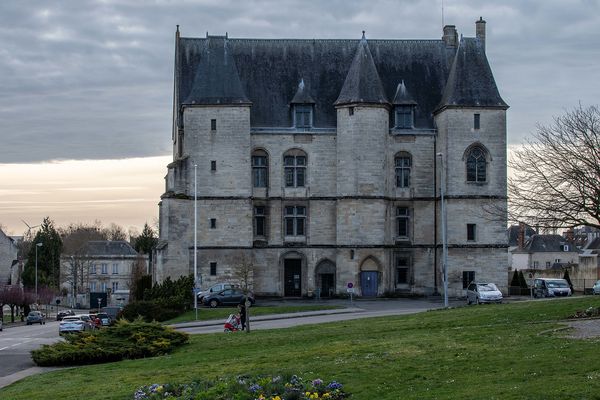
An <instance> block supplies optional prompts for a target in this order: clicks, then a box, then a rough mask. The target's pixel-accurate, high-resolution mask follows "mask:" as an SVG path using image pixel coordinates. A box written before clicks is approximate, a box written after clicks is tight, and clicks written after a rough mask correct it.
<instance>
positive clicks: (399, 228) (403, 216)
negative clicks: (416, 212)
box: [396, 207, 410, 238]
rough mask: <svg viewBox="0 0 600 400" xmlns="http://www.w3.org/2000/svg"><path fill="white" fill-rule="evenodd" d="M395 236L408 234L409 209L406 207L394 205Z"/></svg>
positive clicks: (405, 236)
mask: <svg viewBox="0 0 600 400" xmlns="http://www.w3.org/2000/svg"><path fill="white" fill-rule="evenodd" d="M396 236H397V237H399V238H408V237H409V236H410V210H409V209H408V207H396Z"/></svg>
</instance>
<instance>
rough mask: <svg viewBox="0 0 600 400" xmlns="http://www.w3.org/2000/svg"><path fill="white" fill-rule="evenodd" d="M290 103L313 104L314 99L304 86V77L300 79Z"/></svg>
mask: <svg viewBox="0 0 600 400" xmlns="http://www.w3.org/2000/svg"><path fill="white" fill-rule="evenodd" d="M290 104H315V100H314V99H313V98H312V96H311V95H310V91H309V89H308V88H307V87H306V84H305V83H304V79H301V80H300V83H299V84H298V90H297V91H296V94H295V95H294V98H293V99H292V101H290Z"/></svg>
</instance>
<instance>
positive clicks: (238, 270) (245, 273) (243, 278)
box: [231, 255, 254, 293]
mask: <svg viewBox="0 0 600 400" xmlns="http://www.w3.org/2000/svg"><path fill="white" fill-rule="evenodd" d="M231 276H232V278H233V279H235V280H237V281H238V282H239V283H240V286H241V288H242V290H243V291H244V293H248V292H249V291H252V285H253V283H254V263H253V262H252V261H251V260H250V259H249V258H248V257H247V256H245V255H244V256H242V258H240V261H239V263H238V264H237V265H236V266H235V267H233V269H232V271H231Z"/></svg>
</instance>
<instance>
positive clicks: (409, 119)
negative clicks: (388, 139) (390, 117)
mask: <svg viewBox="0 0 600 400" xmlns="http://www.w3.org/2000/svg"><path fill="white" fill-rule="evenodd" d="M413 127H414V122H413V107H412V106H396V128H398V129H412V128H413Z"/></svg>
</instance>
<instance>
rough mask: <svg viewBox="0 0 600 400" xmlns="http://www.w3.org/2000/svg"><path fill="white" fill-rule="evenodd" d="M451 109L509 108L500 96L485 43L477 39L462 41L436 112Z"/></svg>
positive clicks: (462, 39) (464, 39) (463, 39)
mask: <svg viewBox="0 0 600 400" xmlns="http://www.w3.org/2000/svg"><path fill="white" fill-rule="evenodd" d="M451 106H467V107H495V108H503V109H506V108H508V105H507V104H506V103H505V102H504V100H502V97H500V93H498V87H497V86H496V81H495V80H494V75H493V74H492V69H491V68H490V65H489V64H488V60H487V57H486V55H485V46H484V43H483V41H482V40H480V39H478V38H461V40H460V43H459V46H458V50H457V51H456V56H455V57H454V61H453V63H452V68H451V69H450V74H449V76H448V81H447V82H446V87H445V89H444V93H443V95H442V100H441V102H440V104H439V105H438V106H437V107H436V110H435V112H439V111H441V110H442V109H444V108H446V107H451Z"/></svg>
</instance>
